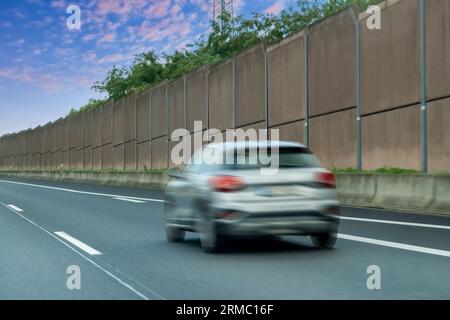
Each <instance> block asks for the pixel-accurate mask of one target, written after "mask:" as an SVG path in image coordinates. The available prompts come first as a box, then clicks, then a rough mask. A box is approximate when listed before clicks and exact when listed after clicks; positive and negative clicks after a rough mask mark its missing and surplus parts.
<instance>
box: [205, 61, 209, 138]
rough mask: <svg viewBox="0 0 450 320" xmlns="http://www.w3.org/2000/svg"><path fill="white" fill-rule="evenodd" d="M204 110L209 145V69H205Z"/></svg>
mask: <svg viewBox="0 0 450 320" xmlns="http://www.w3.org/2000/svg"><path fill="white" fill-rule="evenodd" d="M205 108H206V110H205V111H206V132H207V139H208V143H209V129H210V128H209V126H210V124H209V68H205Z"/></svg>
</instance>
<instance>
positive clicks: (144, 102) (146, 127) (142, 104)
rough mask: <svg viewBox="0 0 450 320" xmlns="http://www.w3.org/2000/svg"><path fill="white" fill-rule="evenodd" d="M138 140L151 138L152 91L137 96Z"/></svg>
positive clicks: (139, 141) (142, 140)
mask: <svg viewBox="0 0 450 320" xmlns="http://www.w3.org/2000/svg"><path fill="white" fill-rule="evenodd" d="M136 112H137V115H136V118H137V142H138V143H141V142H144V141H149V140H150V92H149V91H144V92H143V93H141V94H139V95H138V96H137V98H136Z"/></svg>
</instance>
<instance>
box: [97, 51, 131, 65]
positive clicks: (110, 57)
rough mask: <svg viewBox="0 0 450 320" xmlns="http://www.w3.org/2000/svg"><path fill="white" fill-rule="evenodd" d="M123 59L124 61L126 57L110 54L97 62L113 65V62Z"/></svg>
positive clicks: (119, 54)
mask: <svg viewBox="0 0 450 320" xmlns="http://www.w3.org/2000/svg"><path fill="white" fill-rule="evenodd" d="M125 59H126V57H125V56H124V55H123V54H121V53H115V54H110V55H107V56H104V57H103V58H101V59H100V60H98V62H99V63H115V62H119V61H124V60H125Z"/></svg>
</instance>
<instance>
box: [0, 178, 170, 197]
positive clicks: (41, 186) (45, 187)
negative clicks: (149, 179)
mask: <svg viewBox="0 0 450 320" xmlns="http://www.w3.org/2000/svg"><path fill="white" fill-rule="evenodd" d="M0 182H3V183H10V184H17V185H22V186H28V187H36V188H43V189H50V190H57V191H64V192H71V193H78V194H87V195H91V196H101V197H110V198H111V197H112V198H127V199H133V200H142V201H150V202H161V203H163V202H165V201H164V200H162V199H151V198H139V197H130V196H124V195H117V194H107V193H97V192H87V191H80V190H73V189H66V188H57V187H50V186H43V185H40V184H32V183H24V182H16V181H8V180H0Z"/></svg>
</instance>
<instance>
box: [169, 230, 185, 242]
mask: <svg viewBox="0 0 450 320" xmlns="http://www.w3.org/2000/svg"><path fill="white" fill-rule="evenodd" d="M185 237H186V231H184V230H181V229H178V228H175V227H171V226H166V238H167V241H169V242H183V241H184V238H185Z"/></svg>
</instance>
